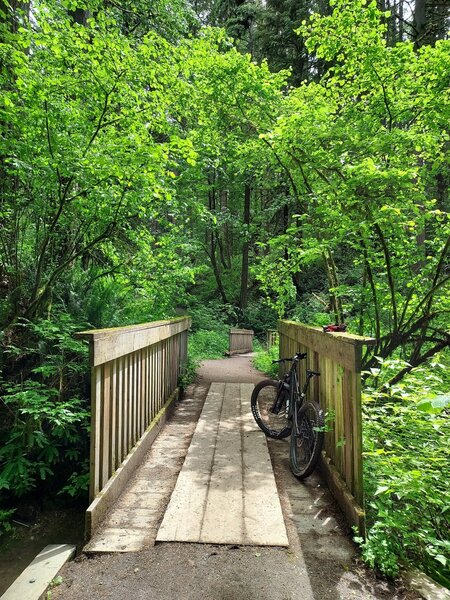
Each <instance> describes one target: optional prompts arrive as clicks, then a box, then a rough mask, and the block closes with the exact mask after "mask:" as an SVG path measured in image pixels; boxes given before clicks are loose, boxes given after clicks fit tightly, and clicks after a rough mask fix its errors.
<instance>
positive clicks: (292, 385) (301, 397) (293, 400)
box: [274, 354, 319, 419]
mask: <svg viewBox="0 0 450 600" xmlns="http://www.w3.org/2000/svg"><path fill="white" fill-rule="evenodd" d="M304 358H306V354H297V355H296V356H295V358H294V359H293V360H292V363H291V366H290V367H289V371H288V372H287V373H286V375H285V376H284V377H283V380H282V381H280V391H279V394H278V397H279V396H280V393H281V390H282V389H283V387H285V386H289V397H288V402H287V404H286V407H285V411H286V417H287V418H288V419H292V416H293V414H294V406H295V407H296V412H297V413H298V411H299V410H300V408H301V407H302V405H303V403H304V401H305V398H306V392H307V391H308V387H309V382H310V381H311V379H312V378H313V377H314V376H316V375H319V373H316V372H315V371H311V370H310V369H306V378H305V382H304V384H303V387H302V389H301V390H300V383H299V377H298V373H297V366H298V363H299V362H300V360H303V359H304ZM277 401H278V400H277ZM277 401H276V402H275V404H274V408H276V405H277ZM280 408H281V407H280Z"/></svg>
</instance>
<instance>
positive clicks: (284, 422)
mask: <svg viewBox="0 0 450 600" xmlns="http://www.w3.org/2000/svg"><path fill="white" fill-rule="evenodd" d="M278 390H279V382H278V381H273V380H272V379H265V380H264V381H260V382H259V383H258V384H257V385H256V386H255V389H254V390H253V392H252V397H251V400H250V406H251V409H252V413H253V417H254V419H255V421H256V423H257V424H258V427H259V428H260V429H262V431H264V433H265V434H266V435H267V436H268V437H271V438H275V439H281V438H286V437H288V435H289V434H290V433H291V427H290V424H289V421H288V419H287V417H286V411H285V406H286V401H287V400H288V391H287V390H281V394H282V395H283V396H285V397H283V398H282V399H281V402H282V404H281V410H280V411H279V413H278V414H274V413H272V412H271V411H270V408H271V407H272V406H273V405H274V403H275V401H276V399H277V392H278Z"/></svg>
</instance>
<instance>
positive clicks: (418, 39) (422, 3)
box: [414, 0, 427, 48]
mask: <svg viewBox="0 0 450 600" xmlns="http://www.w3.org/2000/svg"><path fill="white" fill-rule="evenodd" d="M426 7H427V3H426V0H416V2H415V5H414V30H415V31H414V42H415V46H416V48H419V47H420V46H422V45H423V43H424V41H425V40H424V38H425V29H426V25H427V10H426Z"/></svg>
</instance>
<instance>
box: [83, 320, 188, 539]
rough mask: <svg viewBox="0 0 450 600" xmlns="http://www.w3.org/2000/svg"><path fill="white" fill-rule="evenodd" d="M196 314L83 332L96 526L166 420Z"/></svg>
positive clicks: (92, 523)
mask: <svg viewBox="0 0 450 600" xmlns="http://www.w3.org/2000/svg"><path fill="white" fill-rule="evenodd" d="M189 326H190V319H189V318H187V317H180V318H178V319H171V320H168V321H157V322H153V323H145V324H143V325H133V326H131V327H117V328H112V329H94V330H91V331H82V332H80V333H78V334H76V335H77V337H80V338H83V339H87V340H89V344H90V364H91V410H92V415H91V458H90V487H89V495H90V501H91V506H90V507H89V509H88V512H87V523H86V525H87V526H86V531H87V536H88V537H90V535H91V533H92V531H93V530H94V529H95V528H96V526H97V524H98V523H99V521H100V520H101V518H102V517H103V515H104V514H105V513H106V511H107V510H108V509H109V507H110V506H111V505H112V503H113V502H114V501H115V499H116V498H117V497H118V495H119V494H120V492H121V491H122V489H123V487H124V485H125V484H126V482H127V481H128V479H129V478H130V476H131V475H132V472H133V471H134V469H135V468H136V466H137V465H138V464H139V462H140V460H141V459H142V457H143V454H144V453H145V452H146V451H147V450H148V448H149V446H150V445H151V443H152V441H153V440H154V438H155V437H156V435H157V434H158V432H159V430H160V429H161V427H162V424H163V422H164V421H165V419H166V413H167V409H168V408H169V406H170V405H171V404H172V402H173V400H174V399H175V398H176V396H177V393H178V387H177V386H178V378H179V376H180V374H181V372H182V369H183V365H184V363H185V361H186V358H187V330H188V329H189Z"/></svg>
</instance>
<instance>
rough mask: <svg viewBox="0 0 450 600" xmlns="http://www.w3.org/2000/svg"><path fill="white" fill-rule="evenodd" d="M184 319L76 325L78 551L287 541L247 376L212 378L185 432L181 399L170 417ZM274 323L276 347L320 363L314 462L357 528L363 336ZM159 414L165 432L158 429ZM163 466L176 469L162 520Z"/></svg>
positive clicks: (182, 357)
mask: <svg viewBox="0 0 450 600" xmlns="http://www.w3.org/2000/svg"><path fill="white" fill-rule="evenodd" d="M189 326H190V319H189V318H188V317H180V318H178V319H172V320H168V321H160V322H154V323H148V324H144V325H138V326H131V327H123V328H114V329H103V330H93V331H86V332H81V333H79V334H77V335H78V336H79V337H82V338H84V339H87V340H89V343H90V356H91V381H92V385H91V403H92V427H91V460H90V468H91V477H90V501H91V503H90V506H89V508H88V510H87V513H86V536H87V539H88V540H90V542H89V544H88V546H87V550H90V551H108V552H111V551H119V552H124V551H128V550H129V551H134V550H138V549H141V548H143V547H145V545H146V544H148V543H149V540H153V541H154V540H155V538H156V539H158V540H160V541H191V542H205V543H237V544H249V545H252V544H257V545H259V544H261V545H274V546H276V545H279V546H286V545H287V544H288V541H287V537H286V531H285V529H284V526H283V516H282V513H281V508H280V503H279V501H278V496H277V490H276V485H275V480H274V478H273V472H272V468H271V462H270V457H269V454H268V451H267V444H266V440H265V437H264V435H263V434H262V432H260V431H259V430H258V428H257V427H256V425H255V424H254V423H253V420H252V418H251V416H250V411H249V400H250V395H251V390H252V385H251V384H225V383H220V382H217V383H214V384H211V387H210V390H209V394H208V397H207V400H206V402H205V406H204V407H203V412H202V414H201V417H200V420H199V421H198V424H197V425H196V431H195V433H194V437H193V438H192V441H190V440H191V437H192V433H193V432H191V433H190V434H188V433H187V432H186V421H183V411H184V413H189V411H190V410H193V409H192V407H191V406H190V405H186V406H183V403H182V404H181V405H180V410H179V411H178V413H177V415H176V418H175V421H170V419H169V416H170V414H171V412H172V409H173V407H174V406H175V402H176V400H177V398H178V396H179V387H178V380H179V376H180V375H181V374H182V373H183V369H184V365H185V362H186V358H187V336H188V329H189ZM278 333H279V339H280V354H281V355H283V356H291V355H293V354H294V353H295V352H298V351H302V352H307V354H308V359H307V364H302V365H301V368H303V369H306V368H307V367H309V368H312V369H314V370H317V371H320V372H321V377H320V378H319V379H318V380H317V381H315V380H313V385H312V387H311V391H310V393H311V394H312V397H313V398H314V399H315V400H317V401H318V402H319V403H320V405H321V406H322V408H323V409H324V411H325V412H327V413H328V415H329V431H328V432H327V433H326V441H325V448H324V452H323V457H322V461H321V468H322V471H323V473H324V475H325V478H326V481H327V483H328V486H329V488H330V490H331V492H332V493H333V495H334V496H335V498H336V499H337V501H338V502H339V505H340V507H341V509H342V511H343V513H344V515H345V517H346V519H347V521H348V523H349V524H350V525H352V526H354V525H356V526H357V527H358V528H359V529H360V531H362V530H363V527H364V513H363V510H362V500H363V480H362V433H361V361H362V352H363V348H364V346H367V345H368V344H371V343H373V340H371V339H368V338H361V337H358V336H352V335H349V334H345V333H342V334H341V333H339V334H328V333H323V332H322V331H320V330H319V329H317V328H312V327H308V326H306V325H302V324H299V323H295V322H290V321H280V322H279V327H278ZM239 335H242V331H241V330H239ZM230 360H231V359H230ZM194 412H195V410H194ZM180 415H181V416H180ZM191 416H192V415H191ZM194 417H195V419H194V420H196V419H197V417H198V414H197V415H194ZM177 419H178V420H177ZM180 419H181V420H180ZM188 421H193V418H190V419H188ZM165 424H167V425H166V428H168V431H169V434H168V435H166V436H165V437H164V439H163V436H161V439H157V436H158V433H159V432H160V431H161V429H162V427H163V426H164V425H165ZM193 427H195V423H194V425H193ZM170 428H172V429H170ZM180 438H182V439H181V443H180ZM184 439H186V440H187V441H186V442H184V441H183V440H184ZM155 440H156V441H155ZM189 441H190V446H189V450H188V449H187V446H188V445H189ZM158 444H159V445H158ZM180 444H181V445H180ZM180 448H181V450H180ZM186 451H187V457H186V459H185V457H184V454H185V453H186ZM180 452H181V454H180ZM146 456H147V457H150V463H148V464H147V463H146V462H145V460H144V458H145V457H146ZM183 462H184V466H183V470H182V471H181V473H180V474H179V475H178V473H179V470H180V463H183ZM161 477H166V478H167V477H169V478H172V479H173V484H174V485H175V481H176V480H177V484H176V486H175V489H174V491H173V494H172V498H171V500H170V503H169V506H168V508H167V512H166V515H165V517H164V519H163V520H162V523H161V514H160V509H161V493H160V484H159V478H161ZM130 480H131V481H130ZM299 485H300V484H299ZM218 515H222V521H221V523H219V520H218ZM208 523H210V524H211V526H208ZM158 528H159V532H158V531H157V530H158ZM258 531H259V532H261V535H260V534H257V533H255V532H258ZM211 532H213V533H211Z"/></svg>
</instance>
